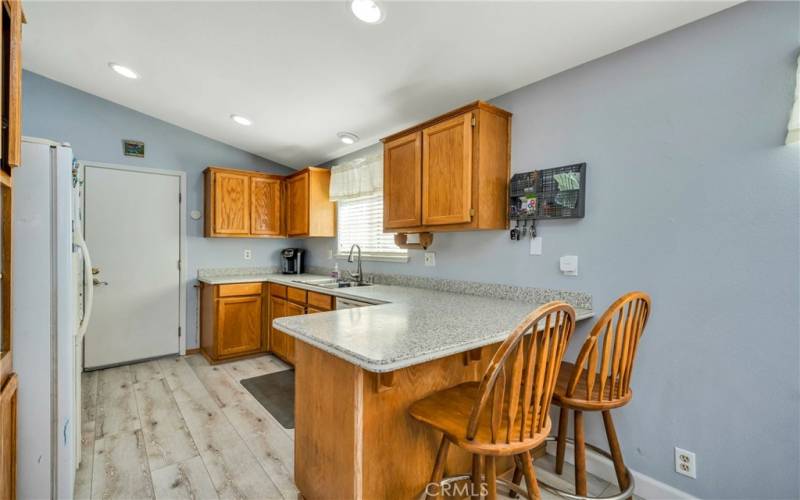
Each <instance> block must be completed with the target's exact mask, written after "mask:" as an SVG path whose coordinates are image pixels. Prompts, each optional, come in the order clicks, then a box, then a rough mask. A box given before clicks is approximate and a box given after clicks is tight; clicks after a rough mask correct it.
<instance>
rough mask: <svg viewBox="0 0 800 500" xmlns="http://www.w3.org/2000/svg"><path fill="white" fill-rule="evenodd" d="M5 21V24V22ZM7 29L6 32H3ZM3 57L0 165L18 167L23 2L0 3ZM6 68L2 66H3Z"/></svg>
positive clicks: (20, 153) (20, 138)
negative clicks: (1, 150) (6, 63)
mask: <svg viewBox="0 0 800 500" xmlns="http://www.w3.org/2000/svg"><path fill="white" fill-rule="evenodd" d="M6 23H7V24H6ZM6 29H7V30H8V33H7V34H6V33H5V31H6ZM3 31H4V32H3V45H4V46H3V58H4V59H6V58H7V61H8V66H7V71H8V72H7V73H6V74H3V78H2V87H3V94H4V95H3V96H2V100H3V104H2V106H5V109H3V121H4V122H5V123H6V124H7V125H6V126H4V127H3V129H4V130H3V134H2V141H0V142H2V147H3V153H2V154H3V159H4V161H3V167H4V168H5V169H6V170H7V171H9V170H8V169H9V168H10V167H18V166H19V165H20V164H21V162H22V3H21V2H19V1H4V2H3ZM4 71H5V68H4Z"/></svg>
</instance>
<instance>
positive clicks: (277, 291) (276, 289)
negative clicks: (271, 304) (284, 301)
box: [269, 283, 287, 298]
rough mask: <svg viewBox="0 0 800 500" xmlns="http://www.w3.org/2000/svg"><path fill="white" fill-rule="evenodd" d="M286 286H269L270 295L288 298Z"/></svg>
mask: <svg viewBox="0 0 800 500" xmlns="http://www.w3.org/2000/svg"><path fill="white" fill-rule="evenodd" d="M286 288H287V286H286V285H278V284H277V283H270V284H269V294H270V295H272V296H275V297H283V298H286Z"/></svg>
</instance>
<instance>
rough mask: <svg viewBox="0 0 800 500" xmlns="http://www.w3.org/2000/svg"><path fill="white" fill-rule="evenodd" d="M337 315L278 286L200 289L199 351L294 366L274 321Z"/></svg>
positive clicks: (290, 342) (326, 303) (326, 302)
mask: <svg viewBox="0 0 800 500" xmlns="http://www.w3.org/2000/svg"><path fill="white" fill-rule="evenodd" d="M332 309H334V298H333V296H332V295H327V294H324V293H319V292H306V290H303V289H301V288H296V287H291V286H286V285H280V284H277V283H269V284H267V283H230V284H224V285H209V284H206V283H201V286H200V351H201V352H202V353H203V355H205V357H206V358H208V360H209V361H210V362H212V363H217V362H221V361H230V360H232V359H236V358H239V357H243V356H252V355H254V354H259V353H262V352H267V351H269V352H272V353H273V354H275V355H276V356H278V357H279V358H281V359H282V360H284V361H286V362H287V363H289V364H292V365H294V362H295V340H294V337H292V336H290V335H287V334H285V333H283V332H281V331H279V330H277V329H275V328H273V327H272V320H274V319H275V318H283V317H285V316H299V315H301V314H314V313H318V312H325V311H330V310H332ZM0 500H2V498H0Z"/></svg>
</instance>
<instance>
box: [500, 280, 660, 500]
mask: <svg viewBox="0 0 800 500" xmlns="http://www.w3.org/2000/svg"><path fill="white" fill-rule="evenodd" d="M649 315H650V296H649V295H647V294H646V293H644V292H630V293H627V294H625V295H623V296H622V297H620V298H619V299H617V300H616V301H615V302H614V303H613V304H611V306H610V307H609V308H608V309H607V310H606V312H605V313H604V314H603V316H601V317H600V319H599V320H598V321H597V323H596V324H595V325H594V328H592V331H591V332H590V333H589V337H588V338H587V339H586V342H584V344H583V347H582V348H581V350H580V353H579V354H578V358H577V360H576V362H575V363H574V364H573V363H568V362H562V363H561V369H560V370H559V373H558V381H557V382H556V388H555V392H554V394H553V403H554V404H556V405H558V406H560V407H561V411H560V413H559V417H558V438H557V445H556V473H557V474H561V472H562V471H563V469H564V452H565V449H566V444H567V418H568V412H569V410H572V411H573V414H574V426H575V430H574V434H575V435H574V443H575V494H576V495H577V496H581V497H586V491H587V489H586V443H585V441H584V433H583V412H584V411H599V412H602V414H603V424H604V425H605V428H606V437H607V438H608V446H609V449H610V452H611V459H612V461H613V462H614V471H615V472H616V475H617V483H618V485H619V488H620V490H621V491H625V490H626V489H627V488H628V486H629V484H630V478H629V477H628V473H627V469H626V468H625V462H624V461H623V459H622V450H621V449H620V447H619V442H618V441H617V432H616V430H615V429H614V421H613V420H612V418H611V410H612V409H614V408H619V407H621V406H625V405H626V404H627V403H628V401H630V400H631V396H632V395H633V392H632V391H631V388H630V384H631V375H632V373H633V363H634V361H635V360H636V350H637V348H638V347H639V340H640V339H641V336H642V333H643V332H644V327H645V325H646V324H647V318H648V316H649ZM598 363H599V368H600V369H599V371H598ZM523 473H524V471H523V470H520V469H519V467H518V468H517V469H515V471H514V479H513V481H514V483H515V484H519V483H520V481H521V480H522V474H523Z"/></svg>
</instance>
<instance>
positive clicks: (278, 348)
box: [269, 284, 286, 355]
mask: <svg viewBox="0 0 800 500" xmlns="http://www.w3.org/2000/svg"><path fill="white" fill-rule="evenodd" d="M270 286H272V284H270ZM284 316H286V300H285V299H281V298H278V297H275V296H271V297H270V298H269V350H270V351H272V352H275V353H277V354H280V355H284V354H285V353H286V334H285V333H283V332H280V331H278V330H276V329H275V328H273V327H272V320H273V319H275V318H282V317H284Z"/></svg>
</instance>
